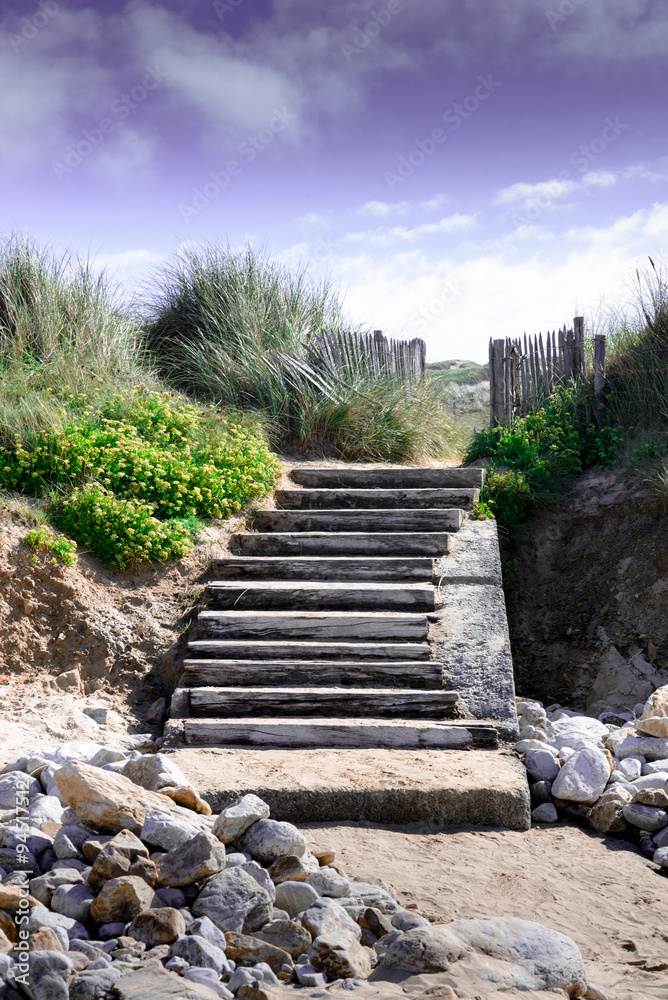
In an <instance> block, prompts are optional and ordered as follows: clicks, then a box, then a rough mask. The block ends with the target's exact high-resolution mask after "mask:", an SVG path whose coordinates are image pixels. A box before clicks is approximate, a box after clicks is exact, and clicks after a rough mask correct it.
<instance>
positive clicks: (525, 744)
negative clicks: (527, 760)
mask: <svg viewBox="0 0 668 1000" xmlns="http://www.w3.org/2000/svg"><path fill="white" fill-rule="evenodd" d="M513 749H514V750H516V751H517V753H526V752H527V750H543V749H545V750H549V751H550V753H553V754H554V755H555V757H556V755H557V751H556V750H555V749H554V747H551V746H550V744H549V743H547V742H545V741H544V740H520V741H519V743H516V744H515V746H514V747H513Z"/></svg>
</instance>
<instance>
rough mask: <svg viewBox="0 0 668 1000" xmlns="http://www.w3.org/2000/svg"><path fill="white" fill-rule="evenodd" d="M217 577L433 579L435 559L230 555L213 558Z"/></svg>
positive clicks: (212, 564) (416, 557)
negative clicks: (223, 557) (222, 557)
mask: <svg viewBox="0 0 668 1000" xmlns="http://www.w3.org/2000/svg"><path fill="white" fill-rule="evenodd" d="M211 570H212V572H213V573H215V574H216V576H217V577H224V578H228V579H229V578H235V579H238V578H243V579H254V580H257V579H261V580H342V581H343V580H378V581H380V580H431V579H432V578H433V575H434V560H433V559H430V558H428V557H420V556H413V557H411V556H384V557H383V556H378V557H376V558H367V557H365V558H360V557H356V556H326V557H324V556H302V557H301V558H294V557H292V558H284V557H283V556H228V557H227V558H225V559H212V560H211Z"/></svg>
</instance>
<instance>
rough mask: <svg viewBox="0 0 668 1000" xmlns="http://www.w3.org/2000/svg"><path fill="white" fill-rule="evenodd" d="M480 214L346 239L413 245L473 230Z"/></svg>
mask: <svg viewBox="0 0 668 1000" xmlns="http://www.w3.org/2000/svg"><path fill="white" fill-rule="evenodd" d="M477 219H478V214H477V212H476V213H475V214H473V215H463V214H457V215H449V216H446V218H444V219H441V220H440V221H439V222H423V223H422V224H421V225H419V226H413V227H410V228H409V227H408V226H392V227H391V228H388V227H385V226H383V227H380V228H378V229H369V230H366V231H365V232H357V233H355V232H353V233H347V234H346V236H345V237H344V238H345V239H346V240H348V241H349V242H350V243H367V244H369V245H370V246H371V245H373V246H381V247H384V246H390V245H391V244H392V243H396V242H397V241H404V242H408V243H413V242H415V240H417V239H420V237H423V236H433V235H434V234H436V233H458V232H464V231H466V230H469V229H473V228H474V227H475V226H476V224H477Z"/></svg>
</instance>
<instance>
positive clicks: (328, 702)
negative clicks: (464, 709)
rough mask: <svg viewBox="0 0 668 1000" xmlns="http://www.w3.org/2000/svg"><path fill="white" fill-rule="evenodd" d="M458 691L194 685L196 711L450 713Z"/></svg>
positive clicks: (225, 714)
mask: <svg viewBox="0 0 668 1000" xmlns="http://www.w3.org/2000/svg"><path fill="white" fill-rule="evenodd" d="M458 700H459V695H458V694H457V692H456V691H443V690H440V691H439V690H422V691H414V690H412V689H410V688H352V687H348V688H339V687H333V688H326V687H317V688H315V687H304V688H297V687H294V688H292V687H288V688H283V687H253V688H238V687H227V688H223V687H203V688H201V687H198V688H191V691H190V712H191V717H197V718H202V717H208V718H210V717H211V716H213V717H214V718H234V717H238V716H247V715H249V714H250V715H253V716H255V717H257V718H262V717H268V718H279V719H280V718H281V716H282V715H289V716H290V717H291V718H303V717H307V718H317V717H321V718H322V717H324V718H327V719H338V718H354V719H361V718H372V719H373V718H376V719H378V718H390V719H447V718H452V717H453V715H454V714H455V711H456V705H457V701H458Z"/></svg>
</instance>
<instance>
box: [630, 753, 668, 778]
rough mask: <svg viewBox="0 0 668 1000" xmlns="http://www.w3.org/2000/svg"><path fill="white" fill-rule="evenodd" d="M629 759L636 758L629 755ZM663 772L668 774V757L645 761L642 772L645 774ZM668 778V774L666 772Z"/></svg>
mask: <svg viewBox="0 0 668 1000" xmlns="http://www.w3.org/2000/svg"><path fill="white" fill-rule="evenodd" d="M627 759H628V760H634V759H635V758H633V757H629V758H627ZM659 772H662V773H664V774H666V772H668V759H666V760H655V761H649V762H648V763H643V767H642V773H643V774H658V773H659ZM666 777H667V778H668V774H666Z"/></svg>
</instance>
